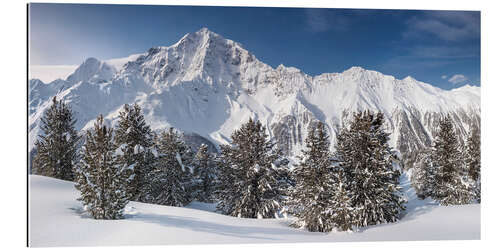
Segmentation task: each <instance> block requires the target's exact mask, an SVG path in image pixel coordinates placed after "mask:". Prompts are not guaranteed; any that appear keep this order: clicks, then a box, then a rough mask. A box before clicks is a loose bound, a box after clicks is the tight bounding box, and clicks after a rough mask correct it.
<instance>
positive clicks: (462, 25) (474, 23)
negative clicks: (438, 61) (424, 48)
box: [403, 11, 480, 42]
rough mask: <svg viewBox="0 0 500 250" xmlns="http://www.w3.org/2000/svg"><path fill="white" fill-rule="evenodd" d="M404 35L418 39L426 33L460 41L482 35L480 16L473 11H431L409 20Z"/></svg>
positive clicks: (446, 39)
mask: <svg viewBox="0 0 500 250" xmlns="http://www.w3.org/2000/svg"><path fill="white" fill-rule="evenodd" d="M407 24H408V30H407V31H406V32H405V33H403V36H404V37H406V38H410V39H418V38H420V37H422V36H425V35H431V36H436V37H438V38H439V39H441V40H444V41H451V42H458V41H464V40H469V39H477V38H479V37H480V17H479V13H478V12H471V11H429V12H426V14H425V15H423V16H419V17H414V18H412V19H410V20H409V21H408V23H407Z"/></svg>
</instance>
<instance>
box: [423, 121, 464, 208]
mask: <svg viewBox="0 0 500 250" xmlns="http://www.w3.org/2000/svg"><path fill="white" fill-rule="evenodd" d="M431 160H432V165H433V167H432V168H433V171H435V173H436V174H435V178H434V179H435V180H434V182H435V186H434V191H433V193H432V198H433V199H435V200H438V201H439V203H440V204H441V205H459V204H468V203H470V202H471V199H472V193H471V190H470V188H469V187H468V183H467V176H466V169H465V164H464V160H463V157H462V153H461V151H460V144H459V141H458V137H457V135H456V132H455V129H454V127H453V123H452V120H451V117H450V116H449V115H448V116H446V117H445V118H444V119H442V120H441V121H440V124H439V132H438V134H437V135H436V138H435V141H434V145H433V149H432V155H431Z"/></svg>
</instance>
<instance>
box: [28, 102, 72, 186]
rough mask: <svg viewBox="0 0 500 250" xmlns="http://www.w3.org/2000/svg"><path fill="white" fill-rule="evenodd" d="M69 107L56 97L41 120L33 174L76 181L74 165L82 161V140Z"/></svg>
mask: <svg viewBox="0 0 500 250" xmlns="http://www.w3.org/2000/svg"><path fill="white" fill-rule="evenodd" d="M75 123H76V120H75V119H74V118H73V114H72V111H71V108H70V106H69V105H67V104H65V103H64V102H63V101H62V100H59V101H57V100H56V97H55V96H54V98H53V100H52V106H50V108H49V109H48V110H47V111H46V112H45V114H44V116H43V117H42V118H41V130H42V133H41V135H39V138H38V140H37V142H36V143H35V149H34V150H35V151H36V152H37V154H36V156H35V158H34V160H33V169H32V170H33V173H34V174H39V175H45V176H49V177H54V178H58V179H62V180H68V181H72V180H73V178H74V174H73V166H74V165H75V164H76V163H77V162H78V156H79V155H78V144H79V140H80V137H79V136H78V133H77V131H76V130H75V128H74V126H75Z"/></svg>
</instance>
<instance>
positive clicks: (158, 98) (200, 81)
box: [29, 28, 480, 156]
mask: <svg viewBox="0 0 500 250" xmlns="http://www.w3.org/2000/svg"><path fill="white" fill-rule="evenodd" d="M53 95H57V96H58V98H63V99H65V100H66V101H67V102H69V103H71V105H72V107H73V110H74V111H75V112H76V117H77V119H78V122H77V124H76V126H77V129H86V128H89V127H90V126H91V124H92V123H93V121H94V119H95V117H96V116H97V115H98V114H101V113H102V114H104V115H105V117H106V118H107V119H109V120H110V121H111V122H114V121H115V120H116V118H117V115H118V110H119V109H120V107H121V106H122V105H123V104H124V103H131V102H138V103H139V104H140V105H141V106H142V107H143V111H144V113H145V117H146V119H147V121H148V122H149V123H150V124H151V126H152V128H153V129H162V128H166V127H169V126H174V127H176V128H177V129H180V130H182V131H185V132H189V133H190V134H198V135H201V136H203V137H205V138H207V139H209V140H210V141H212V142H213V143H215V144H220V143H228V142H229V139H228V138H229V136H230V134H231V132H232V131H233V130H234V129H236V128H237V127H238V126H239V125H240V124H242V123H243V122H245V121H246V120H247V119H248V118H249V117H252V118H255V119H259V120H261V121H262V123H263V124H264V125H265V127H266V128H267V130H268V132H269V134H271V135H272V136H273V137H274V138H275V139H276V140H277V141H278V145H279V146H280V147H282V149H283V150H285V152H287V153H289V154H290V155H292V156H294V155H297V154H298V153H299V152H300V149H301V148H302V142H303V140H304V139H305V135H306V134H307V129H308V128H309V127H310V126H312V125H313V124H314V123H315V122H317V121H322V122H325V123H326V124H327V126H328V128H329V132H330V134H331V138H332V142H334V140H335V133H336V132H337V131H338V129H339V127H340V126H341V124H342V123H343V122H344V121H345V119H346V118H349V113H350V112H352V111H355V110H365V109H371V110H381V111H383V112H384V114H385V115H386V118H387V121H388V122H387V123H386V127H387V130H388V132H390V133H392V135H391V144H392V145H393V146H394V147H396V148H397V149H398V150H399V151H400V152H401V153H403V154H404V153H410V152H414V151H416V150H418V149H420V148H422V147H425V146H429V145H430V143H431V139H432V138H433V135H434V134H435V132H436V129H437V124H438V121H439V119H440V118H441V117H443V116H444V115H447V114H451V115H452V117H453V120H454V122H455V126H456V128H457V129H458V132H459V137H460V138H461V140H463V139H464V138H465V136H466V134H467V132H468V131H469V130H470V128H471V127H478V126H479V123H480V88H479V87H471V86H466V87H462V88H458V89H454V90H451V91H446V90H442V89H439V88H436V87H433V86H432V85H429V84H426V83H423V82H419V81H417V80H415V79H413V78H411V77H407V78H405V79H402V80H399V79H395V78H394V77H392V76H387V75H383V74H381V73H379V72H376V71H371V70H365V69H363V68H360V67H352V68H350V69H348V70H346V71H344V72H342V73H325V74H321V75H318V76H309V75H307V74H305V73H303V72H302V71H300V70H299V69H296V68H293V67H285V66H283V65H280V66H278V67H277V68H272V67H271V66H269V65H267V64H265V63H263V62H261V61H259V60H258V59H257V58H256V57H255V56H254V55H252V54H251V53H250V52H248V51H247V50H245V49H244V48H243V47H242V45H240V44H239V43H236V42H234V41H231V40H228V39H225V38H223V37H222V36H220V35H218V34H215V33H213V32H211V31H209V30H208V29H206V28H204V29H201V30H199V31H197V32H195V33H191V34H187V35H185V36H184V37H183V38H182V39H181V40H179V41H178V42H177V43H176V44H173V45H171V46H168V47H155V48H151V49H149V50H148V51H147V52H146V53H144V54H140V55H138V56H135V57H131V61H129V62H127V63H125V64H124V65H123V67H121V68H118V69H114V67H112V66H109V65H107V64H106V63H102V62H99V61H98V60H97V59H93V58H92V59H88V60H87V61H86V62H84V63H83V64H82V65H81V66H80V67H79V68H78V69H77V70H76V71H75V73H74V74H72V75H71V76H70V77H68V78H67V79H66V81H61V80H59V81H54V82H51V83H48V84H44V83H42V82H41V81H39V80H31V81H30V92H29V102H30V117H29V125H30V144H29V150H31V149H32V148H33V144H34V140H35V139H36V136H37V134H38V128H39V122H40V117H41V115H42V114H43V112H44V111H45V109H46V108H47V107H48V105H49V104H50V99H51V96H53Z"/></svg>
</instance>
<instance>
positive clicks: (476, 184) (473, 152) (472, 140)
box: [465, 128, 481, 203]
mask: <svg viewBox="0 0 500 250" xmlns="http://www.w3.org/2000/svg"><path fill="white" fill-rule="evenodd" d="M465 164H466V165H467V170H468V176H469V178H470V180H471V181H472V182H473V192H474V199H475V200H477V201H478V202H479V203H481V135H480V133H479V129H478V128H473V129H472V130H471V132H470V135H469V137H468V138H467V145H466V151H465Z"/></svg>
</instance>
